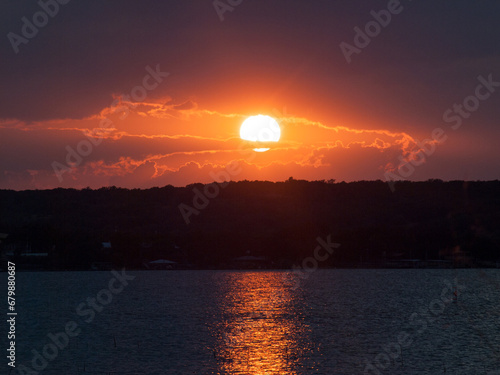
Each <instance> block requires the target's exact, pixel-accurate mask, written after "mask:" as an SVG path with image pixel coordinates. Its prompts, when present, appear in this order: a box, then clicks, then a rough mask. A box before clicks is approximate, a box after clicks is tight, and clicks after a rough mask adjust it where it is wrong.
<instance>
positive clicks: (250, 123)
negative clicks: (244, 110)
mask: <svg viewBox="0 0 500 375" xmlns="http://www.w3.org/2000/svg"><path fill="white" fill-rule="evenodd" d="M280 136H281V129H280V126H279V124H278V122H277V121H276V120H275V119H273V118H272V117H270V116H265V115H257V116H250V117H248V118H247V119H246V120H245V121H243V123H242V124H241V128H240V137H241V139H243V140H246V141H250V142H266V143H267V142H278V141H279V139H280ZM267 150H269V148H262V147H260V148H254V151H257V152H264V151H267Z"/></svg>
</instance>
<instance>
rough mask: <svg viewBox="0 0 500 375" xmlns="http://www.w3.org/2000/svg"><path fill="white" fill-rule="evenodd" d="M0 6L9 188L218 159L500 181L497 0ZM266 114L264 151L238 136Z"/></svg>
mask: <svg viewBox="0 0 500 375" xmlns="http://www.w3.org/2000/svg"><path fill="white" fill-rule="evenodd" d="M44 9H45V10H44ZM0 14H1V17H2V22H1V25H0V28H1V35H2V39H1V43H0V54H1V59H0V85H1V91H0V188H1V189H46V188H56V187H73V188H84V187H87V186H90V187H91V188H99V187H102V186H112V185H115V186H119V187H127V188H147V187H152V186H164V185H167V184H171V185H174V186H184V185H186V184H190V183H194V182H203V183H207V182H211V181H214V180H217V178H219V177H220V176H222V175H224V174H221V173H218V172H220V171H222V170H226V171H229V172H226V175H230V177H231V179H232V180H236V181H238V180H245V179H247V180H271V181H283V180H286V179H288V178H289V177H290V176H293V177H294V178H295V179H307V180H321V179H335V180H336V181H356V180H378V179H380V180H387V179H389V180H391V179H408V180H412V181H419V180H427V179H430V178H439V179H443V180H458V179H460V180H462V179H466V180H495V179H499V178H500V169H499V166H500V147H498V144H497V142H498V141H499V140H500V126H499V125H500V124H499V122H498V121H499V118H500V116H499V115H500V105H499V104H500V54H499V51H500V23H499V22H498V16H499V15H500V2H498V1H486V0H485V1H480V2H479V1H464V0H454V1H436V0H426V1H421V0H413V1H410V0H402V1H401V2H398V1H395V0H391V1H336V0H317V1H305V0H300V1H299V0H286V1H285V0H275V1H272V0H220V1H215V2H214V1H212V0H203V1H202V0H177V1H131V0H120V1H118V0H108V1H96V0H86V1H79V0H72V1H68V0H64V1H63V0H60V2H55V0H42V1H40V2H36V1H30V2H28V1H12V0H9V1H4V2H2V4H1V5H0ZM37 25H38V26H37ZM258 114H262V115H268V116H271V117H273V118H275V119H276V120H277V122H278V123H279V126H280V130H281V137H280V140H279V141H278V142H273V143H272V144H269V145H268V146H269V148H270V149H269V150H268V151H266V152H255V151H254V150H253V148H254V147H256V144H253V143H251V142H247V141H243V140H242V139H241V138H240V126H241V124H242V123H243V121H244V120H245V119H246V118H248V117H249V116H252V115H258ZM214 176H215V177H214Z"/></svg>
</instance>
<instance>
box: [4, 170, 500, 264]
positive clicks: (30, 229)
mask: <svg viewBox="0 0 500 375" xmlns="http://www.w3.org/2000/svg"><path fill="white" fill-rule="evenodd" d="M195 187H197V188H198V189H199V190H200V191H203V188H204V185H202V184H193V185H189V186H186V187H173V186H171V185H168V186H165V187H161V188H151V189H146V190H140V189H132V190H129V189H122V188H117V187H114V186H113V187H105V188H101V189H96V190H92V189H90V188H86V189H83V190H75V189H62V188H59V189H53V190H28V191H12V190H0V232H1V233H4V234H8V237H7V238H6V239H4V240H2V243H1V244H0V246H1V250H2V256H3V257H4V258H9V260H12V259H14V260H15V261H16V262H18V264H19V267H20V268H23V266H25V268H29V267H30V266H34V267H38V268H42V269H52V270H68V269H90V268H92V267H94V268H96V267H97V268H99V267H129V268H148V264H149V262H150V261H154V260H158V259H166V260H170V261H173V262H176V265H177V267H179V268H207V269H212V268H235V267H236V268H238V267H252V265H251V264H250V265H248V264H247V265H245V266H242V264H241V263H238V264H235V262H234V259H236V258H238V257H240V259H259V260H261V259H263V257H264V258H265V259H266V261H265V262H259V264H258V267H261V268H289V267H292V266H293V265H294V264H295V265H298V266H300V264H301V263H302V261H303V260H304V259H305V258H307V257H310V256H312V255H313V251H314V248H315V246H316V238H317V237H324V238H326V236H327V235H331V237H332V240H333V241H334V242H337V243H340V244H341V247H340V248H338V249H337V250H336V251H335V253H334V254H333V255H332V256H331V257H329V258H328V259H327V260H326V261H324V262H321V263H320V264H319V266H320V267H427V266H435V267H439V266H444V267H452V266H453V267H493V266H498V260H499V259H500V256H499V248H500V182H499V181H488V182H483V181H476V182H464V181H450V182H443V181H441V180H429V181H425V182H406V181H402V182H396V184H395V191H394V192H392V191H391V189H389V187H388V185H387V183H384V182H382V181H359V182H351V183H345V182H340V183H334V181H333V180H328V181H304V180H295V179H293V178H290V179H288V180H287V181H284V182H269V181H240V182H230V183H228V184H227V186H225V187H224V188H221V189H220V191H219V194H218V195H217V196H216V197H214V198H212V199H210V201H209V204H208V205H206V208H203V209H201V210H199V213H198V214H197V215H194V214H193V215H192V216H190V224H189V225H188V224H186V222H185V220H184V218H183V216H182V214H181V212H180V210H179V205H180V204H185V205H190V206H192V201H193V195H194V194H193V188H195ZM30 253H31V254H32V255H36V254H33V253H38V254H39V253H46V254H47V256H45V257H36V256H32V257H30V256H29V254H30ZM242 256H251V257H253V258H251V257H247V258H241V257H242ZM42 258H43V259H42ZM34 259H38V260H36V261H35V260H34ZM440 262H441V263H440ZM160 263H161V262H160ZM254 266H257V265H254Z"/></svg>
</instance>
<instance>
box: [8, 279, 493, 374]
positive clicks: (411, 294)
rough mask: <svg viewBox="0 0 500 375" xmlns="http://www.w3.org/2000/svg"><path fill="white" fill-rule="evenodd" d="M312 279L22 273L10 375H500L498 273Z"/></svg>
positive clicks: (18, 287)
mask: <svg viewBox="0 0 500 375" xmlns="http://www.w3.org/2000/svg"><path fill="white" fill-rule="evenodd" d="M307 276H308V277H307V278H305V279H299V278H296V277H295V276H294V275H292V274H291V273H289V272H287V271H125V272H124V273H122V272H121V271H118V273H114V274H112V273H111V272H104V271H103V272H19V273H18V274H17V293H16V294H17V295H16V297H17V300H16V307H17V312H18V315H17V317H16V319H17V326H16V370H15V371H12V374H15V373H19V374H23V373H24V374H29V373H35V372H34V371H35V370H36V371H38V370H41V371H38V373H41V374H87V373H88V374H246V375H257V374H258V375H264V374H297V375H299V374H363V373H366V374H443V373H446V374H491V375H493V374H500V371H499V369H500V308H499V302H500V270H476V269H467V270H465V269H460V270H451V269H447V270H444V269H443V270H435V269H434V270H422V269H420V270H413V269H411V270H409V269H404V270H347V269H336V270H317V271H315V272H312V273H310V274H308V275H307ZM5 337H6V335H2V339H3V341H2V342H4V343H5V344H4V346H5V347H6V348H8V346H7V343H6V340H5ZM6 361H7V360H6ZM2 366H4V365H2ZM7 369H9V367H7ZM42 369H43V370H42Z"/></svg>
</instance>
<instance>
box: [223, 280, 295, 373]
mask: <svg viewBox="0 0 500 375" xmlns="http://www.w3.org/2000/svg"><path fill="white" fill-rule="evenodd" d="M219 281H220V283H221V294H220V301H218V302H219V306H220V308H221V310H222V311H221V313H222V321H221V326H220V327H218V328H217V336H218V346H217V348H216V349H215V350H214V357H215V359H216V360H217V363H218V367H219V371H220V372H221V373H223V374H224V373H228V374H248V375H251V374H255V375H264V374H297V372H296V370H295V369H296V368H297V365H298V363H299V360H300V357H301V355H302V354H301V353H302V352H303V351H304V349H305V348H304V345H303V343H301V342H300V337H304V335H303V334H302V331H303V330H304V329H305V327H303V326H302V325H301V323H300V314H299V312H298V311H297V310H296V307H295V303H296V296H295V295H294V291H293V290H291V289H290V288H289V286H288V285H286V282H285V281H283V280H282V278H280V277H279V275H278V274H276V273H267V272H242V273H231V274H225V275H224V277H222V278H221V279H220V280H219Z"/></svg>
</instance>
